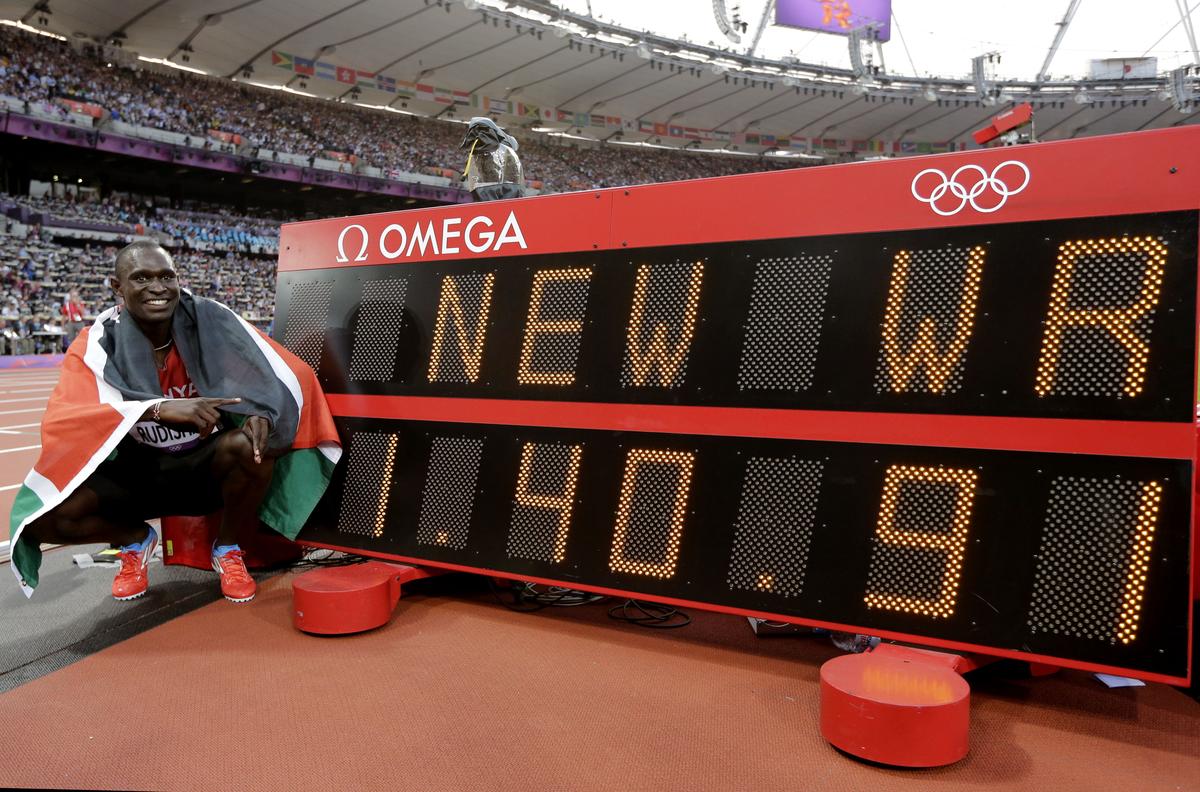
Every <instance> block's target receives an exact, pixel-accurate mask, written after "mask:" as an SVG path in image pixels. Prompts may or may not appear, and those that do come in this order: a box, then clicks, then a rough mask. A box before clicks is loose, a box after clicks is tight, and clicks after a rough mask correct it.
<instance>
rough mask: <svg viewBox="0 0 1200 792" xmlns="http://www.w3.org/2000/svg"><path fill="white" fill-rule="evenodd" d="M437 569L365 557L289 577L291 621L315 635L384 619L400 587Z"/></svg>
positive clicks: (372, 625)
mask: <svg viewBox="0 0 1200 792" xmlns="http://www.w3.org/2000/svg"><path fill="white" fill-rule="evenodd" d="M437 574H441V570H436V569H425V568H422V567H413V566H406V565H404V564H385V563H383V562H381V561H368V562H367V563H365V564H354V565H351V566H340V567H326V568H324V569H314V570H313V571H312V572H305V573H304V574H303V575H299V576H297V577H296V579H295V580H294V581H292V624H294V625H295V626H296V629H298V630H301V631H303V632H307V633H317V634H319V635H346V634H349V633H357V632H363V631H364V630H373V629H375V628H376V627H382V626H383V625H385V624H387V623H388V619H390V618H391V617H392V611H393V610H395V608H396V603H397V602H399V601H400V587H401V586H403V585H404V584H405V583H408V582H410V581H413V580H420V579H421V578H427V577H432V576H433V575H437Z"/></svg>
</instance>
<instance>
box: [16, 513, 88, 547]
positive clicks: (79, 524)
mask: <svg viewBox="0 0 1200 792" xmlns="http://www.w3.org/2000/svg"><path fill="white" fill-rule="evenodd" d="M25 535H26V536H28V537H29V538H30V539H34V540H36V541H38V542H39V543H41V542H45V543H47V544H62V543H67V542H70V541H72V540H74V539H81V538H84V537H85V536H87V531H86V530H85V528H84V525H83V521H82V520H78V519H75V518H74V517H72V516H70V515H67V514H63V513H61V512H59V511H57V510H55V511H51V512H48V513H46V514H43V515H42V516H41V517H38V518H37V519H36V520H34V521H33V522H31V523H29V525H27V526H25Z"/></svg>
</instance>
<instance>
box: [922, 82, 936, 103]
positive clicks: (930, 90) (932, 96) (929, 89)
mask: <svg viewBox="0 0 1200 792" xmlns="http://www.w3.org/2000/svg"><path fill="white" fill-rule="evenodd" d="M922 96H924V97H925V99H926V100H927V101H930V102H936V101H937V98H938V95H937V90H935V89H934V87H933V86H932V85H926V86H925V92H924V93H923V94H922Z"/></svg>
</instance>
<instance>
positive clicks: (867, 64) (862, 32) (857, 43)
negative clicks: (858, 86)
mask: <svg viewBox="0 0 1200 792" xmlns="http://www.w3.org/2000/svg"><path fill="white" fill-rule="evenodd" d="M878 36H879V25H876V24H870V25H863V26H861V27H856V28H854V29H853V30H851V31H850V35H849V37H848V45H849V48H850V69H851V70H852V71H853V72H854V76H855V77H859V78H861V77H866V76H867V75H869V74H875V73H877V72H878V70H877V69H876V68H875V67H874V65H872V61H871V58H872V55H871V45H872V44H874V43H876V41H877V40H878ZM864 45H866V47H867V54H866V57H864V56H863V46H864ZM881 52H882V50H881Z"/></svg>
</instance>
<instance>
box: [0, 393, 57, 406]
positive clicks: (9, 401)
mask: <svg viewBox="0 0 1200 792" xmlns="http://www.w3.org/2000/svg"><path fill="white" fill-rule="evenodd" d="M49 398H50V394H46V395H45V396H26V397H23V398H20V399H0V404H16V403H17V402H28V401H45V400H46V399H49Z"/></svg>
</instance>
